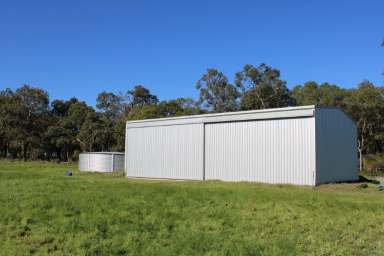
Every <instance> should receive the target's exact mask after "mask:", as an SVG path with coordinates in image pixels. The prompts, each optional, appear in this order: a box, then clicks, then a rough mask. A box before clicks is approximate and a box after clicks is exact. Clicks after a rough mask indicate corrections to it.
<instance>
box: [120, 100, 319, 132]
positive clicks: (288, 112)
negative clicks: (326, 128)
mask: <svg viewBox="0 0 384 256" xmlns="http://www.w3.org/2000/svg"><path fill="white" fill-rule="evenodd" d="M315 109H316V106H314V105H310V106H301V107H286V108H270V109H262V110H249V111H238V112H226V113H215V114H204V115H192V116H180V117H168V118H157V119H145V120H137V121H128V122H127V128H137V127H150V126H165V125H178V124H191V123H215V122H230V121H243V120H266V119H281V118H294V117H311V116H314V111H315Z"/></svg>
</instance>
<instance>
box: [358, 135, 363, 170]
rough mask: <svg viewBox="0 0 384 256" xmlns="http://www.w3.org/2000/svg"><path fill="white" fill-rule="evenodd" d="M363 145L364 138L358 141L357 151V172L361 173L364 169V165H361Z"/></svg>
mask: <svg viewBox="0 0 384 256" xmlns="http://www.w3.org/2000/svg"><path fill="white" fill-rule="evenodd" d="M363 145H364V138H363V137H361V141H360V140H358V148H357V149H358V151H359V171H360V172H362V171H363V169H364V164H363V162H364V161H363V160H364V159H363Z"/></svg>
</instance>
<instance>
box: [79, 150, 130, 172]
mask: <svg viewBox="0 0 384 256" xmlns="http://www.w3.org/2000/svg"><path fill="white" fill-rule="evenodd" d="M79 170H80V171H83V172H114V171H123V170H124V153H120V152H88V153H81V154H80V155H79Z"/></svg>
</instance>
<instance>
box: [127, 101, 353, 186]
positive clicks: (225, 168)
mask: <svg viewBox="0 0 384 256" xmlns="http://www.w3.org/2000/svg"><path fill="white" fill-rule="evenodd" d="M125 150H126V154H125V171H126V175H127V176H128V177H139V178H158V179H183V180H223V181H252V182H264V183H284V184H298V185H310V186H314V185H317V184H321V183H329V182H338V181H351V180H356V179H357V178H358V175H357V129H356V125H355V123H354V122H353V121H352V120H351V119H350V118H349V117H348V116H347V115H346V114H345V113H344V112H343V111H342V110H340V109H338V108H322V107H315V106H303V107H287V108H276V109H265V110H252V111H240V112H229V113H219V114H206V115H195V116H183V117H174V118H161V119H149V120H141V121H129V122H127V125H126V147H125Z"/></svg>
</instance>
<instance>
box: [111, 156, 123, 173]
mask: <svg viewBox="0 0 384 256" xmlns="http://www.w3.org/2000/svg"><path fill="white" fill-rule="evenodd" d="M113 157H114V158H115V159H114V161H113V163H114V166H113V170H114V171H124V161H125V159H124V158H125V157H124V155H113Z"/></svg>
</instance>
